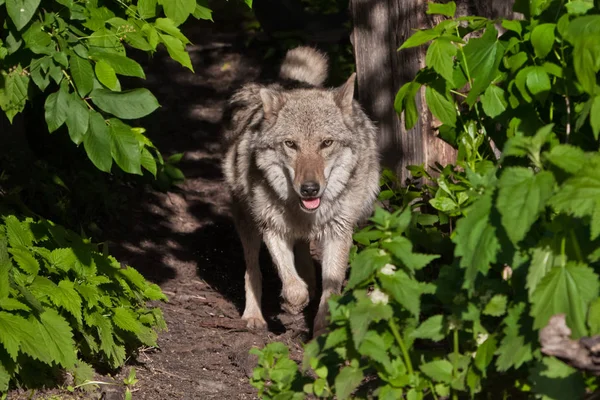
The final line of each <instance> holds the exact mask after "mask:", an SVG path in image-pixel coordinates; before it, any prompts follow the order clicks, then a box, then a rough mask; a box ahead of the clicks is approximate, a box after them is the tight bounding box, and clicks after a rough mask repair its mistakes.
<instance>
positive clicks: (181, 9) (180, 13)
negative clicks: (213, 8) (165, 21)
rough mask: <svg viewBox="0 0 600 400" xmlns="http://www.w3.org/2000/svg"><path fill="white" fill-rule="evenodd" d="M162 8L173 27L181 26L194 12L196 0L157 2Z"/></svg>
mask: <svg viewBox="0 0 600 400" xmlns="http://www.w3.org/2000/svg"><path fill="white" fill-rule="evenodd" d="M158 3H159V4H160V5H162V6H163V10H164V11H165V15H166V16H167V17H168V18H170V19H171V20H172V21H173V22H174V23H175V25H181V24H182V23H183V22H185V20H186V19H188V17H189V16H190V14H191V13H193V12H194V9H195V8H196V0H158Z"/></svg>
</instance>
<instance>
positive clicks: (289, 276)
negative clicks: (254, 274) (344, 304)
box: [263, 232, 309, 314]
mask: <svg viewBox="0 0 600 400" xmlns="http://www.w3.org/2000/svg"><path fill="white" fill-rule="evenodd" d="M263 240H264V241H265V244H266V245H267V248H268V249H269V253H271V258H272V259H273V262H274V263H275V267H276V268H277V272H278V273H279V277H280V278H281V283H282V286H283V290H282V293H281V295H282V297H283V300H284V302H283V304H282V308H283V309H284V310H285V311H287V312H289V313H290V314H298V313H300V312H301V311H302V310H303V309H304V307H306V305H307V304H308V300H309V299H308V287H307V285H306V283H304V281H303V280H302V278H300V275H298V272H297V271H296V267H295V266H294V242H293V241H292V240H290V239H286V238H283V237H281V236H280V235H278V234H276V233H273V232H265V234H264V238H263Z"/></svg>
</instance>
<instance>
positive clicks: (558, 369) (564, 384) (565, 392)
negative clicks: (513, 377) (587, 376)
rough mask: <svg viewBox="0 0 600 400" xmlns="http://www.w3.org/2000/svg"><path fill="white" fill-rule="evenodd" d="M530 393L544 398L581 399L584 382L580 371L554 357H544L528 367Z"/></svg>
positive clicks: (584, 390) (560, 399)
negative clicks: (530, 385)
mask: <svg viewBox="0 0 600 400" xmlns="http://www.w3.org/2000/svg"><path fill="white" fill-rule="evenodd" d="M528 381H529V382H531V384H532V392H533V393H532V394H535V395H536V398H541V399H544V400H553V399H557V400H562V399H565V400H566V399H583V398H585V393H586V382H585V380H584V376H583V375H582V374H581V372H579V371H577V370H575V369H574V368H572V367H569V366H568V365H566V364H565V363H563V362H562V361H559V360H558V359H556V358H554V357H544V358H543V359H542V362H539V361H538V362H536V363H535V364H534V365H533V367H532V368H531V369H530V375H529V379H528Z"/></svg>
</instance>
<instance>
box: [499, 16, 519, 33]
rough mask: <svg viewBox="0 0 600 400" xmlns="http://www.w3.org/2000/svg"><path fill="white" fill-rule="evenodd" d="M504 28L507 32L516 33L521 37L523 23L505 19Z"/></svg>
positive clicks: (503, 21)
mask: <svg viewBox="0 0 600 400" xmlns="http://www.w3.org/2000/svg"><path fill="white" fill-rule="evenodd" d="M502 27H503V28H504V29H506V30H509V31H513V32H516V33H518V34H519V35H521V31H522V29H523V28H522V27H521V22H519V21H518V20H512V19H503V20H502Z"/></svg>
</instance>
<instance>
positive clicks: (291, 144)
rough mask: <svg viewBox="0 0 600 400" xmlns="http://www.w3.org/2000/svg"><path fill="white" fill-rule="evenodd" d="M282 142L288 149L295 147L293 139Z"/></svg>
mask: <svg viewBox="0 0 600 400" xmlns="http://www.w3.org/2000/svg"><path fill="white" fill-rule="evenodd" d="M283 144H285V145H286V146H287V147H289V148H290V149H295V148H296V142H294V141H293V140H286V141H285V142H283Z"/></svg>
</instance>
